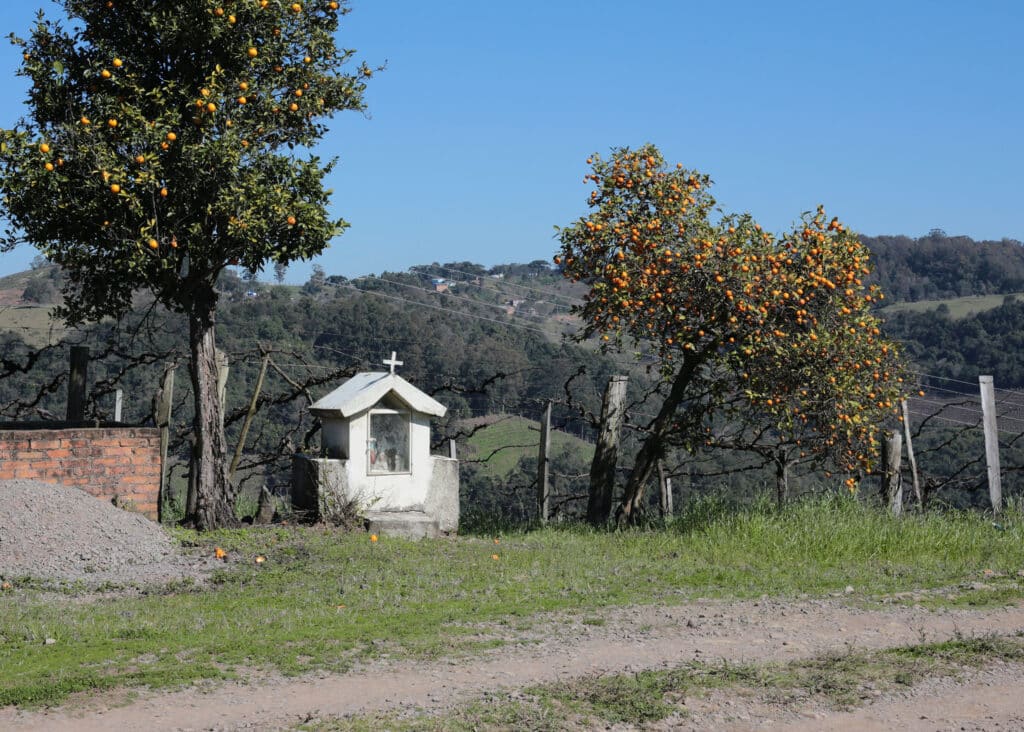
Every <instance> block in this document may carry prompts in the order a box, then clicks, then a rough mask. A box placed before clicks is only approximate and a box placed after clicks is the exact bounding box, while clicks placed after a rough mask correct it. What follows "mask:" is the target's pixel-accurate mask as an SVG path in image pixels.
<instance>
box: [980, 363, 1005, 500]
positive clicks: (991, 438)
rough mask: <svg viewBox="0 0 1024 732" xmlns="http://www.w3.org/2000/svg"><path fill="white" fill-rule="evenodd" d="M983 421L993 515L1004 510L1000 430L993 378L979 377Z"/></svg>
mask: <svg viewBox="0 0 1024 732" xmlns="http://www.w3.org/2000/svg"><path fill="white" fill-rule="evenodd" d="M978 386H979V387H980V390H981V419H982V424H983V425H984V427H985V463H986V464H987V465H988V496H989V500H990V501H991V502H992V513H994V514H998V513H999V512H1000V511H1002V509H1003V485H1002V478H1001V476H1000V471H999V429H998V425H997V424H996V395H995V387H994V386H993V385H992V377H991V376H979V377H978Z"/></svg>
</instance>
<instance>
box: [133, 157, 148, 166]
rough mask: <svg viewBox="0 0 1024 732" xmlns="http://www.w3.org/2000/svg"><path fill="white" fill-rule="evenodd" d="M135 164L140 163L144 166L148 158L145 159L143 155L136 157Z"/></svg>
mask: <svg viewBox="0 0 1024 732" xmlns="http://www.w3.org/2000/svg"><path fill="white" fill-rule="evenodd" d="M135 162H136V163H138V164H139V165H142V164H143V163H144V162H146V158H145V157H143V156H142V155H136V156H135Z"/></svg>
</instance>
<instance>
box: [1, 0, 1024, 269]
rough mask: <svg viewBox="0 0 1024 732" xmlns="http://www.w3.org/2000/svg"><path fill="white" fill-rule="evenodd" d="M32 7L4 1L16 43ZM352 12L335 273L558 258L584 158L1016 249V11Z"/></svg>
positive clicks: (786, 217) (800, 207)
mask: <svg viewBox="0 0 1024 732" xmlns="http://www.w3.org/2000/svg"><path fill="white" fill-rule="evenodd" d="M40 5H42V2H41V1H40V2H36V3H33V2H31V1H27V2H26V1H23V2H10V3H4V4H3V6H2V7H0V29H3V30H4V31H9V30H11V31H17V32H22V33H24V32H26V31H27V29H28V28H29V26H30V24H31V20H32V16H33V15H34V12H35V9H36V8H37V7H39V6H40ZM351 7H352V13H351V14H350V15H349V16H347V18H346V19H345V20H344V21H343V26H342V29H341V31H340V33H339V42H340V44H341V45H342V46H345V47H348V48H355V49H357V50H358V54H357V56H358V58H359V59H361V60H365V61H367V62H368V63H370V64H371V65H376V64H379V63H384V62H386V63H387V70H386V71H385V72H383V73H381V74H378V75H376V76H375V77H374V78H373V79H372V80H371V82H370V86H369V89H368V94H367V102H368V104H369V114H368V115H367V116H365V117H364V116H360V115H355V114H350V115H348V116H343V117H339V118H337V119H336V120H335V123H334V125H333V129H332V133H331V134H330V135H329V136H328V137H327V138H325V140H324V141H323V143H322V145H321V147H320V149H319V150H318V153H319V154H321V155H322V156H325V157H326V156H331V155H337V156H339V158H340V164H339V166H338V167H337V169H336V170H335V172H334V173H333V174H332V178H331V181H330V182H331V185H332V187H333V189H334V192H335V193H334V198H333V204H332V209H333V213H334V214H336V215H339V216H342V217H344V218H345V219H347V220H348V221H349V222H350V224H351V228H350V229H349V230H348V231H347V232H346V233H345V234H344V235H343V236H342V237H340V238H338V239H337V240H335V241H334V242H333V243H332V246H331V248H330V249H329V250H328V251H327V252H326V253H325V254H324V255H322V256H321V257H320V258H319V259H318V260H316V261H317V262H318V263H319V264H320V265H321V266H322V267H323V268H324V269H325V270H326V271H327V273H328V274H343V275H346V276H356V275H360V274H366V273H379V272H381V271H384V270H391V271H396V270H403V269H406V268H407V267H409V266H411V265H414V264H422V263H429V262H431V261H438V262H447V261H457V260H471V261H476V262H480V263H482V264H485V265H492V264H498V263H502V262H511V261H518V262H525V261H530V260H533V259H540V258H544V259H550V257H551V256H552V255H553V254H554V252H555V249H556V243H555V240H554V238H553V237H554V229H553V227H554V226H555V225H558V224H565V223H568V222H569V221H571V220H573V219H574V218H575V217H577V216H579V215H581V214H582V213H583V212H584V211H585V199H586V196H587V195H588V192H589V189H588V188H587V187H586V186H585V185H584V184H583V182H582V178H583V175H584V174H585V173H586V172H587V169H586V164H585V160H586V158H587V156H588V154H590V153H591V152H594V151H598V152H607V151H608V150H609V149H610V148H612V147H617V146H637V145H640V144H643V143H645V142H653V143H655V144H656V145H658V146H659V147H660V148H661V149H662V152H663V153H664V154H665V156H666V157H667V158H668V159H669V161H671V162H681V163H683V164H684V165H685V166H686V167H691V168H697V169H699V170H701V171H703V172H706V173H709V174H710V175H711V176H712V178H713V180H714V181H715V188H714V192H715V195H716V197H717V198H718V200H719V202H720V204H721V205H722V206H723V207H724V208H726V209H728V210H730V211H749V212H751V213H752V214H753V215H754V216H755V217H757V218H758V219H759V220H760V221H761V222H762V224H763V225H764V226H765V227H766V228H768V229H771V230H781V229H784V228H786V227H788V226H789V225H790V224H791V223H792V222H794V221H795V220H796V219H797V218H798V217H799V216H800V213H801V212H802V211H806V210H808V209H811V208H814V207H815V206H816V205H817V204H819V203H824V204H825V205H826V207H827V208H828V210H829V213H830V214H832V215H838V216H840V218H842V219H843V220H844V221H845V222H847V223H848V224H849V225H850V226H851V227H852V228H854V229H855V230H858V231H860V232H862V233H864V234H869V235H877V234H907V235H910V236H920V235H922V234H925V233H926V232H927V231H928V230H929V229H932V228H941V229H944V230H945V231H946V232H947V233H949V234H951V235H952V234H967V235H970V236H973V237H975V238H991V239H999V238H1002V237H1011V238H1015V239H1024V223H1022V219H1021V216H1020V213H1019V212H1020V210H1021V207H1022V200H1024V184H1022V182H1021V178H1020V177H1021V171H1024V94H1022V93H1021V92H1022V88H1024V83H1022V82H1024V43H1022V42H1021V40H1020V38H1019V36H1020V34H1021V31H1022V29H1024V3H1020V2H1019V1H1016V0H1015V1H1009V0H1007V1H997V0H992V1H986V0H978V2H971V3H965V2H962V0H960V1H957V2H953V1H947V0H930V1H927V2H925V1H912V0H904V1H902V2H892V1H891V0H890V1H889V2H876V1H875V0H858V2H838V1H837V2H828V1H827V0H826V1H822V0H818V1H817V2H813V3H812V2H787V1H786V0H779V1H778V2H763V0H762V1H760V2H740V1H736V2H728V1H723V2H714V3H692V2H683V1H682V0H648V1H646V2H645V1H644V0H636V1H635V2H632V3H623V2H609V1H607V0H588V1H587V2H583V1H582V0H580V1H576V0H547V1H546V2H538V1H536V0H523V2H520V3H514V4H513V3H492V2H486V1H483V0H443V1H442V2H438V3H425V2H422V0H418V1H417V0H353V2H352V6H351ZM48 12H49V11H48ZM19 61H20V56H19V55H18V54H17V52H16V51H15V49H12V48H10V47H9V46H8V45H7V43H6V42H0V93H2V95H3V98H4V99H6V100H11V103H8V104H5V105H3V106H2V107H0V126H10V125H12V124H13V123H14V122H15V120H16V119H17V117H18V116H19V115H20V114H22V111H23V109H24V108H23V107H21V106H20V105H18V104H15V103H13V102H14V100H20V99H23V98H24V91H25V87H24V83H23V80H22V79H19V78H16V77H15V76H14V71H15V69H16V68H17V66H18V62H19ZM33 255H34V252H33V251H32V250H26V251H20V250H19V251H17V252H15V253H12V254H6V255H3V259H2V260H0V274H7V273H9V272H13V271H17V270H20V269H24V268H25V267H26V266H27V263H28V262H29V261H30V260H31V259H32V256H33ZM310 268H311V264H308V263H307V264H296V265H294V266H293V267H292V270H291V271H290V273H289V277H288V279H289V280H290V281H294V282H302V281H305V279H307V278H308V276H309V272H310Z"/></svg>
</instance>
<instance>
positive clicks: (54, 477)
mask: <svg viewBox="0 0 1024 732" xmlns="http://www.w3.org/2000/svg"><path fill="white" fill-rule="evenodd" d="M11 478H27V479H31V480H40V481H44V482H48V483H61V484H63V485H66V486H75V487H78V488H81V489H82V490H84V491H85V492H86V493H89V494H91V495H93V496H96V497H97V498H100V499H103V500H106V501H111V500H113V499H114V498H115V497H117V499H118V503H119V505H124V506H126V507H129V508H132V509H133V510H135V511H138V512H139V513H142V514H144V515H145V516H147V517H149V518H151V519H153V520H154V521H155V520H156V518H157V502H158V501H159V497H160V431H159V430H157V429H153V428H141V427H100V428H90V427H76V428H68V429H41V430H0V481H3V480H9V479H11Z"/></svg>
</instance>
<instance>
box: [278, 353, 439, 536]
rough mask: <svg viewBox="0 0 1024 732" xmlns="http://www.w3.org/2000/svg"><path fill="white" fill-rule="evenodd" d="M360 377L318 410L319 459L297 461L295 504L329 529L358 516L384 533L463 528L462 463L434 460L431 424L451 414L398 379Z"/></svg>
mask: <svg viewBox="0 0 1024 732" xmlns="http://www.w3.org/2000/svg"><path fill="white" fill-rule="evenodd" d="M384 364H385V365H386V366H389V367H390V370H389V371H373V372H363V373H358V374H356V375H354V376H353V377H352V378H350V379H348V380H347V381H345V382H344V383H342V384H341V386H339V387H338V388H337V389H335V390H334V391H332V392H331V393H329V394H327V395H326V396H325V397H323V398H322V399H319V400H318V401H316V402H315V403H313V404H312V405H311V406H310V412H312V413H313V414H314V415H315V416H317V417H318V418H319V419H320V422H321V425H322V428H321V450H320V455H319V456H310V455H303V454H299V455H296V456H295V458H294V461H293V464H292V502H293V504H294V505H295V506H296V507H297V508H299V509H302V510H306V511H310V512H314V513H315V517H316V518H317V519H320V520H324V521H332V522H334V521H340V520H344V519H345V518H351V516H352V515H353V513H354V512H358V514H359V515H362V516H364V517H365V518H366V520H367V522H368V524H369V526H370V528H371V530H374V531H376V532H377V533H385V534H400V535H404V536H434V535H437V534H438V533H441V532H446V533H447V532H454V531H456V530H457V528H458V523H459V468H458V461H456V460H455V459H453V458H449V457H442V456H438V455H431V454H430V419H431V418H432V417H443V416H444V414H445V412H446V411H447V408H446V407H445V406H444V405H443V404H441V403H440V402H438V401H436V400H435V399H433V398H432V397H430V396H429V395H428V394H425V393H424V392H422V391H420V390H419V389H417V388H416V387H415V386H413V385H412V384H410V383H409V382H408V381H406V380H405V379H403V378H402V377H401V376H399V375H398V374H396V373H395V367H396V366H401V365H402V362H401V361H398V360H397V359H396V358H395V352H394V351H392V353H391V358H390V359H386V360H385V361H384Z"/></svg>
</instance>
